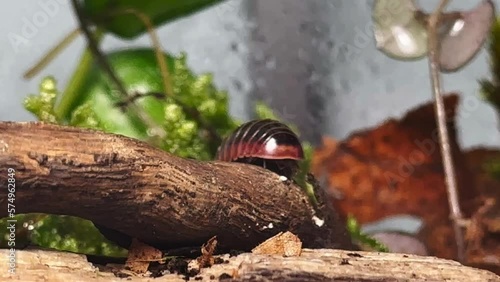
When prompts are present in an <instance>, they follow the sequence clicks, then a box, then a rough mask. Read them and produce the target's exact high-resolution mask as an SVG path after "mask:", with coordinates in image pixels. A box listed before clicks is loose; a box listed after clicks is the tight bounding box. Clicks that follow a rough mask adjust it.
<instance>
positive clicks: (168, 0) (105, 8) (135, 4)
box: [84, 0, 224, 39]
mask: <svg viewBox="0 0 500 282" xmlns="http://www.w3.org/2000/svg"><path fill="white" fill-rule="evenodd" d="M223 1H224V0H148V1H137V0H86V1H85V2H84V10H85V13H86V15H87V16H89V17H90V18H91V19H92V21H93V22H94V23H96V24H97V26H98V27H100V28H103V29H104V30H106V31H108V32H111V33H113V34H114V35H117V36H119V37H121V38H125V39H134V38H135V37H137V36H139V35H142V34H143V33H144V32H145V31H146V27H145V26H144V23H143V22H141V21H140V20H139V19H138V18H137V17H135V16H134V15H131V14H120V13H119V12H120V11H123V10H125V9H134V10H135V11H138V12H141V13H142V14H144V15H146V16H147V17H149V18H150V20H151V21H152V22H153V24H154V25H155V26H156V27H158V26H161V25H162V24H164V23H167V22H169V21H173V20H175V19H178V18H181V17H184V16H187V15H190V14H192V13H195V12H197V11H200V10H202V9H204V8H207V7H209V6H211V5H214V4H217V3H221V2H223Z"/></svg>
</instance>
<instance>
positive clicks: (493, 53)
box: [479, 19, 500, 113]
mask: <svg viewBox="0 0 500 282" xmlns="http://www.w3.org/2000/svg"><path fill="white" fill-rule="evenodd" d="M488 53H489V57H490V68H491V73H492V78H491V80H487V79H482V80H480V81H479V83H480V85H481V92H482V95H483V97H484V98H485V99H486V100H487V101H488V102H490V103H491V104H492V106H494V107H495V109H496V111H497V113H499V112H500V20H499V19H497V20H496V21H495V23H494V24H493V26H492V28H491V32H490V37H489V46H488Z"/></svg>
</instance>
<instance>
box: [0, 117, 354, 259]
mask: <svg viewBox="0 0 500 282" xmlns="http://www.w3.org/2000/svg"><path fill="white" fill-rule="evenodd" d="M9 168H13V169H15V181H16V182H15V183H16V197H15V206H16V213H17V214H19V213H31V212H38V213H48V214H61V215H72V216H77V217H81V218H85V219H89V220H91V221H93V222H94V223H96V224H99V225H101V226H106V227H108V228H111V229H114V230H117V231H119V232H122V233H124V234H127V235H129V236H131V237H135V238H137V239H139V240H141V241H143V242H145V243H148V244H150V245H152V246H155V247H158V248H160V249H169V248H179V247H185V246H197V245H198V246H199V245H201V244H202V243H204V242H205V241H206V240H207V239H209V238H211V237H212V236H217V238H218V248H219V250H221V251H222V250H228V249H238V250H249V249H251V248H253V247H255V246H256V245H258V244H259V243H261V242H262V241H264V240H265V239H267V238H269V237H271V236H273V235H275V234H277V233H278V232H280V231H291V232H293V233H295V234H296V235H298V236H299V238H300V239H301V240H302V241H303V246H304V247H305V248H340V249H351V248H352V244H351V241H350V239H349V236H348V234H347V232H346V229H345V226H344V224H343V223H341V222H339V220H338V218H337V216H336V214H335V212H334V211H333V210H331V208H330V207H329V206H328V205H323V206H321V207H320V208H319V210H318V211H316V212H315V211H314V209H313V208H312V207H311V206H310V204H309V203H308V201H307V197H306V196H305V194H304V193H303V192H302V191H301V190H300V188H299V187H298V186H296V185H295V184H287V183H285V182H282V181H280V180H279V177H278V175H276V174H274V173H272V172H270V171H267V170H265V169H263V168H260V167H257V166H251V165H245V164H239V163H227V162H201V161H195V160H188V159H183V158H179V157H175V156H173V155H171V154H168V153H165V152H163V151H160V150H158V149H156V148H153V147H151V146H149V145H147V144H145V143H143V142H140V141H137V140H134V139H130V138H126V137H124V136H119V135H113V134H107V133H102V132H98V131H92V130H84V129H80V128H73V127H63V126H57V125H51V124H43V123H16V122H0V183H1V184H2V187H6V185H5V184H6V183H7V177H8V173H7V171H8V169H9ZM7 193H8V191H7V189H5V188H3V189H0V206H2V207H7ZM320 194H321V193H320ZM318 196H319V197H323V195H318ZM5 216H7V208H2V209H0V217H5ZM315 216H316V217H318V218H319V219H322V220H324V224H322V225H321V224H317V223H318V221H315V220H314V219H313V218H314V217H315Z"/></svg>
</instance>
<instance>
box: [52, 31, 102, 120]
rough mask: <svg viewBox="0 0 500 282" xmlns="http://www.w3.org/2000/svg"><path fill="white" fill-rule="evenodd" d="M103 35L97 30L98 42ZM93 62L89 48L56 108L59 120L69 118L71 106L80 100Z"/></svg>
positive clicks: (95, 34)
mask: <svg viewBox="0 0 500 282" xmlns="http://www.w3.org/2000/svg"><path fill="white" fill-rule="evenodd" d="M103 35H104V33H103V32H101V31H100V30H99V29H97V30H96V31H95V33H94V38H95V40H96V41H97V42H100V41H101V40H102V38H103ZM93 62H94V60H93V57H92V52H91V51H90V49H89V48H88V47H87V48H85V51H84V52H83V55H82V57H81V58H80V61H79V62H78V65H77V67H76V70H75V72H74V73H73V76H72V77H71V79H70V80H69V82H68V86H66V89H65V90H64V92H63V94H62V97H61V100H60V101H59V103H58V104H57V105H56V106H55V107H54V112H55V114H56V116H57V117H58V118H59V119H65V118H66V117H67V116H68V114H69V111H70V108H71V106H72V105H73V103H74V102H75V101H76V100H77V99H78V97H77V96H78V95H79V94H80V93H79V92H78V89H80V88H81V86H82V84H83V82H84V79H85V77H86V76H87V74H88V73H89V71H90V69H91V68H92V65H93Z"/></svg>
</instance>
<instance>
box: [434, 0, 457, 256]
mask: <svg viewBox="0 0 500 282" xmlns="http://www.w3.org/2000/svg"><path fill="white" fill-rule="evenodd" d="M447 4H448V0H441V2H440V3H439V6H438V8H437V9H436V10H435V11H434V12H433V13H432V14H431V16H430V18H429V25H428V33H429V34H428V36H429V41H428V44H429V71H430V75H431V84H432V91H433V93H434V99H435V112H436V119H437V125H438V132H439V141H440V147H441V157H442V160H443V165H444V173H445V182H446V189H447V193H448V203H449V206H450V217H451V219H452V221H453V227H454V231H455V240H456V244H457V257H458V261H460V262H463V261H464V251H465V250H464V248H465V246H464V236H463V231H462V226H461V224H460V222H461V221H463V218H462V212H461V210H460V202H459V198H458V189H457V182H456V177H455V167H454V165H453V158H452V155H451V150H450V140H449V138H448V137H449V136H448V128H447V125H446V112H445V108H444V103H443V97H442V96H441V77H440V75H441V74H440V67H439V51H440V48H441V46H440V45H439V38H438V27H439V23H440V15H441V13H442V12H443V9H444V8H445V7H446V5H447Z"/></svg>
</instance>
